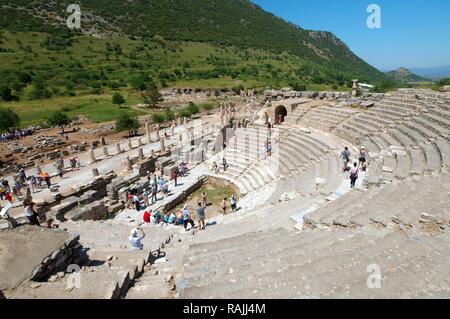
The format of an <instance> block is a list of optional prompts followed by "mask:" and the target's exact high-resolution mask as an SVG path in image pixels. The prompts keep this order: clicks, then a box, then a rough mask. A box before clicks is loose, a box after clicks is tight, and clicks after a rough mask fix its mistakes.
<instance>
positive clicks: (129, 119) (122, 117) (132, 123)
mask: <svg viewBox="0 0 450 319" xmlns="http://www.w3.org/2000/svg"><path fill="white" fill-rule="evenodd" d="M138 129H139V120H138V118H137V117H136V116H131V115H130V114H128V113H126V112H122V113H120V114H119V116H118V118H117V120H116V132H123V131H128V133H129V136H130V137H131V136H135V135H136V134H137V131H138Z"/></svg>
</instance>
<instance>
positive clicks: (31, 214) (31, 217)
mask: <svg viewBox="0 0 450 319" xmlns="http://www.w3.org/2000/svg"><path fill="white" fill-rule="evenodd" d="M23 207H24V211H23V213H24V215H25V217H26V218H27V220H28V222H29V223H30V224H31V225H35V226H41V224H40V223H39V219H38V214H37V213H36V212H35V211H34V203H33V201H32V200H31V199H28V198H27V199H25V200H24V201H23Z"/></svg>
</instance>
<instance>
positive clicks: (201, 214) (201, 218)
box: [196, 202, 206, 230]
mask: <svg viewBox="0 0 450 319" xmlns="http://www.w3.org/2000/svg"><path fill="white" fill-rule="evenodd" d="M205 207H206V206H203V203H202V202H198V206H197V210H196V212H197V221H198V229H200V230H203V229H205Z"/></svg>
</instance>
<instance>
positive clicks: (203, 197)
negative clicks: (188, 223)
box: [201, 192, 208, 207]
mask: <svg viewBox="0 0 450 319" xmlns="http://www.w3.org/2000/svg"><path fill="white" fill-rule="evenodd" d="M207 202H208V201H207V199H206V193H205V192H202V201H201V203H202V206H203V207H206V205H208V203H207Z"/></svg>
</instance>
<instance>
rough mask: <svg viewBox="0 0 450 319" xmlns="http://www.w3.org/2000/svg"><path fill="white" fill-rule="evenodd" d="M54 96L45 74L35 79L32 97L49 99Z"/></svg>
mask: <svg viewBox="0 0 450 319" xmlns="http://www.w3.org/2000/svg"><path fill="white" fill-rule="evenodd" d="M51 96H52V93H51V92H50V90H49V89H48V87H47V81H46V80H45V78H44V77H43V76H38V77H36V78H35V79H34V81H33V90H32V91H31V97H32V98H33V99H48V98H50V97H51Z"/></svg>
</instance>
